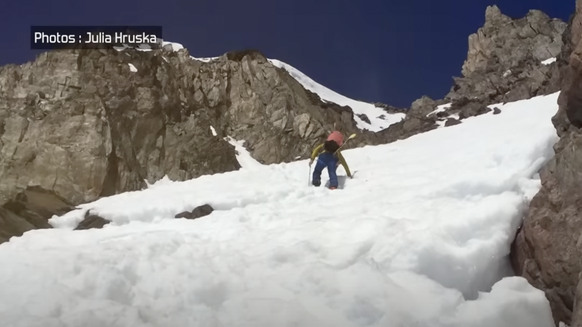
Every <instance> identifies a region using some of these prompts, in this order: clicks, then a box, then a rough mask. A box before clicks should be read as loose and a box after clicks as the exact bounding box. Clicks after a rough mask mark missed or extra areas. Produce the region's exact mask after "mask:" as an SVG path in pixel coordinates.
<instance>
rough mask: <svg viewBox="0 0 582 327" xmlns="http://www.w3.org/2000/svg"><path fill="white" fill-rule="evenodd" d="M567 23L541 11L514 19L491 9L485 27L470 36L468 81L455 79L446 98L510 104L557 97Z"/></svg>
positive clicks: (465, 67)
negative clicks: (533, 98)
mask: <svg viewBox="0 0 582 327" xmlns="http://www.w3.org/2000/svg"><path fill="white" fill-rule="evenodd" d="M565 29H566V23H564V22H562V21H561V20H559V19H551V18H550V17H548V16H547V15H546V14H545V13H543V12H541V11H539V10H531V11H530V12H529V13H528V14H527V15H526V16H525V17H524V18H521V19H511V18H510V17H508V16H506V15H504V14H502V13H501V10H500V9H499V8H498V7H497V6H489V7H487V10H486V13H485V24H484V26H483V27H481V28H480V29H479V30H478V31H477V33H475V34H472V35H471V36H469V53H468V56H467V60H466V61H465V63H464V64H463V69H462V74H463V77H457V78H454V81H455V83H454V86H453V87H452V89H451V91H450V92H449V94H448V95H447V97H446V98H447V99H450V100H456V99H458V98H461V97H467V98H472V97H478V98H483V99H484V100H487V101H488V102H489V103H496V102H510V101H516V100H521V99H527V98H531V97H532V96H536V95H545V94H550V93H554V92H557V91H558V90H559V88H560V80H559V69H558V65H557V64H555V63H550V64H543V63H542V62H543V61H546V60H548V59H552V58H556V57H557V56H558V55H559V54H560V51H561V48H562V45H563V42H562V34H563V33H564V30H565Z"/></svg>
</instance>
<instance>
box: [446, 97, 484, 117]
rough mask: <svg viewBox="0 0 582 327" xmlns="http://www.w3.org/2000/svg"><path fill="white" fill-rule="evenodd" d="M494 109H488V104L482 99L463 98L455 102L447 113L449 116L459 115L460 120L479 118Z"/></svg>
mask: <svg viewBox="0 0 582 327" xmlns="http://www.w3.org/2000/svg"><path fill="white" fill-rule="evenodd" d="M491 110H492V109H491V108H489V107H487V105H486V102H484V101H483V99H480V98H472V99H469V98H467V97H461V98H458V99H456V100H453V102H452V103H451V107H450V108H449V109H448V110H447V111H446V112H447V113H448V114H457V115H459V119H466V118H469V117H474V116H479V115H482V114H485V113H488V112H490V111H491Z"/></svg>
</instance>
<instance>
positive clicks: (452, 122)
mask: <svg viewBox="0 0 582 327" xmlns="http://www.w3.org/2000/svg"><path fill="white" fill-rule="evenodd" d="M460 123H461V121H460V120H458V119H455V118H448V119H447V121H446V122H445V127H448V126H455V125H459V124H460Z"/></svg>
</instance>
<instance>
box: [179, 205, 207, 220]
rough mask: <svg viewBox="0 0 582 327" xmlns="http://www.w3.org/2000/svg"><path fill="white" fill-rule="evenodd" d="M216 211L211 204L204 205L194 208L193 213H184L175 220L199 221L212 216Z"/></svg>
mask: <svg viewBox="0 0 582 327" xmlns="http://www.w3.org/2000/svg"><path fill="white" fill-rule="evenodd" d="M213 211H214V209H213V208H212V206H210V205H209V204H204V205H201V206H198V207H196V208H194V210H192V211H191V212H188V211H184V212H181V213H179V214H177V215H176V216H175V218H186V219H197V218H201V217H204V216H208V215H210V214H211V213H212V212H213Z"/></svg>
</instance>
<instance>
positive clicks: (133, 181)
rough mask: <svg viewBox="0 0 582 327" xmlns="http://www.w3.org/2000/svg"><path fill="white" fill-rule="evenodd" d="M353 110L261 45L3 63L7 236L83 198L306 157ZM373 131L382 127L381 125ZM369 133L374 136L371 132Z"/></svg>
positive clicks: (71, 53) (73, 54)
mask: <svg viewBox="0 0 582 327" xmlns="http://www.w3.org/2000/svg"><path fill="white" fill-rule="evenodd" d="M334 124H335V125H336V126H337V128H339V129H341V130H343V131H345V132H347V133H351V132H355V131H356V127H355V123H354V118H353V113H352V111H351V109H350V108H349V107H341V106H339V105H336V104H333V103H327V102H323V101H321V99H320V98H319V97H318V96H317V95H316V94H314V93H312V92H309V91H307V90H306V89H304V88H303V87H302V86H301V85H300V84H299V83H298V82H297V81H296V80H295V79H293V78H292V77H291V76H290V75H289V74H288V73H287V72H286V71H284V70H282V69H279V68H277V67H275V66H273V65H272V64H270V63H269V62H268V60H267V59H266V58H265V57H264V56H263V55H261V54H260V53H259V52H256V51H242V52H231V53H227V54H225V55H223V56H221V57H219V58H216V59H214V60H211V61H200V60H195V59H193V58H191V57H190V55H189V54H188V51H187V50H186V49H181V50H179V51H174V49H172V47H171V46H170V47H169V48H168V47H165V48H164V49H160V50H152V51H138V50H134V49H127V50H124V51H117V50H105V49H101V50H67V51H53V52H47V53H44V54H42V55H40V56H39V57H38V58H37V59H36V61H34V62H31V63H27V64H25V65H21V66H14V65H11V66H5V67H2V68H0V181H2V182H1V183H0V242H2V241H5V240H6V239H7V238H9V237H10V236H13V235H20V234H21V233H22V232H24V231H26V230H29V229H31V228H47V227H50V226H48V224H47V222H46V219H47V218H49V217H51V216H52V215H53V214H55V213H57V214H58V213H62V212H65V211H67V210H70V208H71V207H72V206H74V205H76V204H79V203H83V202H88V201H93V200H95V199H97V198H99V197H103V196H108V195H112V194H116V193H119V192H124V191H132V190H138V189H141V188H144V187H146V181H147V182H150V183H152V182H155V181H156V180H158V179H160V178H162V177H163V176H164V175H168V177H169V178H171V179H173V180H185V179H190V178H194V177H197V176H200V175H204V174H213V173H222V172H226V171H232V170H236V169H238V168H240V165H239V163H238V162H237V160H236V155H235V150H234V147H233V146H232V145H231V144H229V142H227V141H226V140H225V137H227V136H230V137H232V138H234V139H238V140H245V141H246V144H245V145H246V147H247V148H248V149H249V150H250V151H251V153H252V154H253V156H254V157H255V158H256V159H257V160H258V161H260V162H262V163H265V164H270V163H277V162H283V161H291V160H293V159H294V158H296V157H299V156H303V157H304V156H305V155H306V154H307V153H309V151H310V149H311V147H312V146H313V145H314V144H315V143H317V142H320V141H321V138H322V137H323V136H324V135H325V134H326V133H327V132H329V131H331V130H332V128H333V125H334ZM370 134H371V133H370ZM366 135H367V134H366V133H363V134H362V138H363V139H366Z"/></svg>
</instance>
